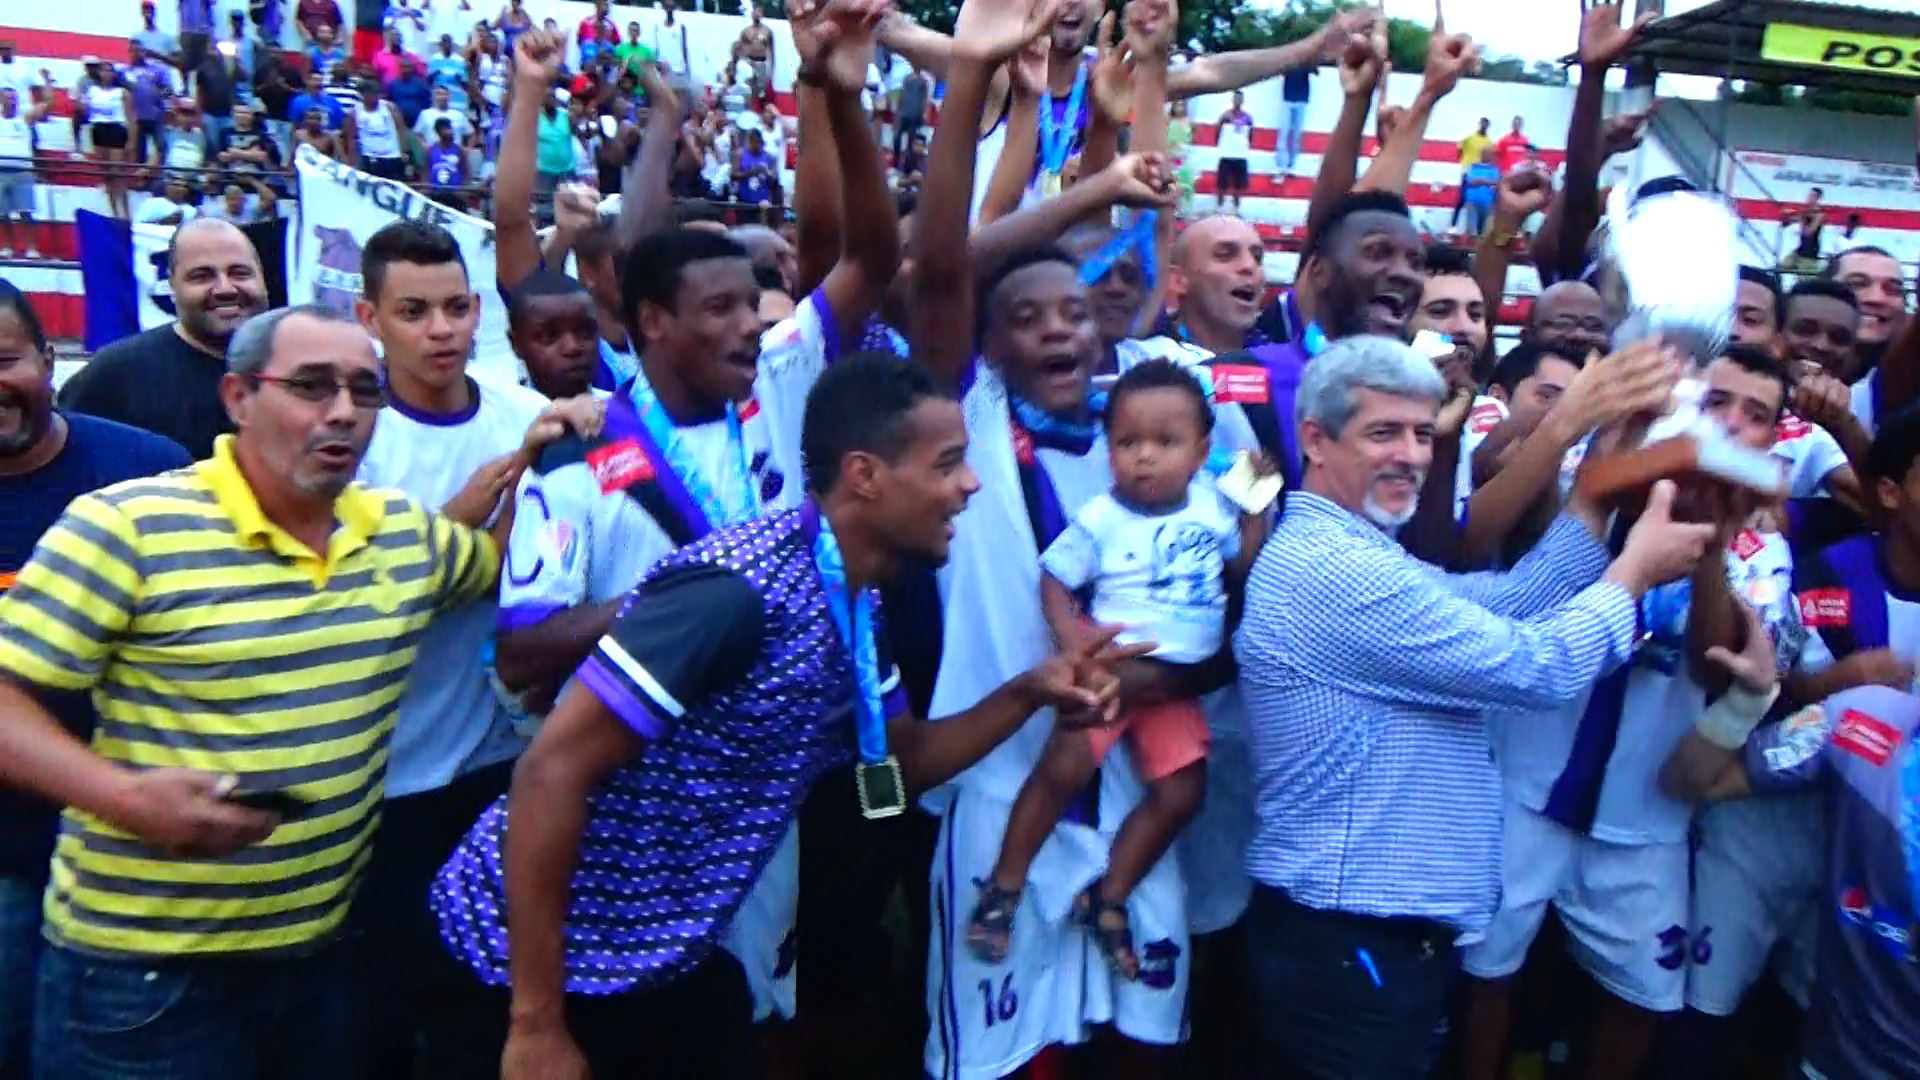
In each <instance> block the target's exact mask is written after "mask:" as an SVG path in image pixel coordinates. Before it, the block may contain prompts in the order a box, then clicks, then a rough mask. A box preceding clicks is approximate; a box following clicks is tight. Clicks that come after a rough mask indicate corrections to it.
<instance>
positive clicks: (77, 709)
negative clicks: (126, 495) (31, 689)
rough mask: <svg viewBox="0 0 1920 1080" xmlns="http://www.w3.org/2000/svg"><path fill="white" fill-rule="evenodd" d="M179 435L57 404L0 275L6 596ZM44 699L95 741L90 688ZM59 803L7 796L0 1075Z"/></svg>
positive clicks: (1, 853)
mask: <svg viewBox="0 0 1920 1080" xmlns="http://www.w3.org/2000/svg"><path fill="white" fill-rule="evenodd" d="M191 461H192V459H191V458H189V457H187V452H186V451H185V450H182V449H180V447H179V446H177V445H175V444H174V443H171V442H168V441H167V440H165V439H162V438H161V437H159V436H158V435H151V434H148V433H147V432H144V431H140V430H138V429H136V428H130V427H127V426H125V425H124V424H116V423H114V422H112V421H110V420H100V419H98V418H95V417H91V416H79V415H67V414H65V413H62V412H59V411H57V410H55V409H54V407H53V352H52V350H51V349H49V348H48V347H47V337H46V331H45V330H44V329H43V328H42V327H41V324H40V319H39V316H38V315H37V314H36V313H35V312H34V310H33V305H32V303H31V302H30V301H29V300H28V299H27V297H26V295H25V294H23V293H21V292H20V290H19V289H17V288H15V287H14V285H13V284H12V283H10V282H4V281H0V505H5V506H6V507H7V513H6V516H5V519H4V520H0V594H4V593H5V592H6V590H7V587H8V586H10V585H12V584H13V580H14V575H16V574H18V573H19V571H20V568H21V567H23V566H25V565H26V563H27V560H28V558H29V557H31V556H32V554H33V548H34V545H35V544H36V543H38V542H39V540H40V537H41V534H43V533H45V532H46V531H47V530H48V529H49V528H51V527H52V526H53V523H54V522H55V521H56V520H58V519H59V517H60V515H61V513H62V512H64V511H65V510H66V508H67V504H68V503H69V502H71V501H73V500H74V499H76V498H79V497H80V496H82V495H85V494H86V493H88V492H90V491H94V490H97V489H99V488H102V487H105V486H107V485H108V484H115V483H119V482H120V481H122V480H130V479H132V478H134V477H138V476H152V475H153V474H155V473H161V472H165V471H167V470H168V469H176V468H180V467H183V466H185V465H188V464H190V463H191ZM37 696H38V697H39V699H40V702H41V704H43V705H44V706H46V708H47V711H48V712H50V713H52V714H53V715H54V717H55V718H57V719H58V720H59V721H60V723H61V724H62V725H63V726H64V727H65V728H66V730H68V731H71V732H73V733H74V735H76V736H77V737H79V738H82V739H85V738H89V737H91V735H92V733H93V728H94V721H95V716H94V711H93V704H92V703H91V702H90V701H88V700H87V697H86V695H85V694H76V693H64V692H59V691H48V692H43V693H41V694H39V695H37ZM58 810H59V808H58V807H55V806H50V805H48V804H47V803H45V802H43V801H41V800H39V799H35V798H31V797H28V796H23V795H20V794H18V793H15V792H12V791H6V792H3V793H0V1076H26V1075H28V1074H27V1068H26V1066H27V1058H28V1055H27V1046H28V1043H29V1041H30V1039H31V1036H32V1028H33V986H34V972H35V970H36V969H37V967H38V958H39V956H40V951H41V948H42V945H41V942H42V937H41V933H40V909H41V907H42V905H43V902H44V899H43V898H44V894H45V893H46V888H47V859H48V856H50V855H51V854H52V853H53V837H54V832H55V829H56V827H57V825H58V821H59V813H58Z"/></svg>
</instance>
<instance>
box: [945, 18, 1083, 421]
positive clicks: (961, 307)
mask: <svg viewBox="0 0 1920 1080" xmlns="http://www.w3.org/2000/svg"><path fill="white" fill-rule="evenodd" d="M1058 7H1059V2H1058V0H1041V2H1040V3H1038V4H1036V3H1034V2H1033V0H969V3H968V4H967V5H966V7H964V8H962V9H961V11H960V28H961V30H962V31H964V32H963V33H961V34H960V35H959V37H957V38H956V39H955V40H954V42H953V52H952V66H951V68H950V69H949V72H948V76H947V99H946V103H945V104H944V105H943V106H942V107H941V109H940V121H939V123H938V124H936V125H935V126H934V131H933V143H932V146H931V147H930V148H929V150H928V152H927V180H926V183H925V184H924V185H923V186H922V187H921V189H920V209H919V212H918V213H916V214H915V215H914V229H915V236H914V252H915V257H914V260H913V283H912V284H913V318H912V327H911V330H910V332H909V340H910V341H911V342H912V343H913V353H914V356H915V358H917V359H918V360H919V361H920V363H921V364H922V365H923V366H924V367H926V368H927V370H929V371H930V372H932V373H933V375H934V377H935V378H938V379H940V380H942V381H943V382H944V383H946V384H947V385H948V386H958V385H959V383H960V380H961V378H962V376H963V375H964V374H965V372H966V369H967V365H968V364H969V363H970V362H971V361H972V359H973V337H974V326H973V307H974V295H973V262H972V260H971V259H970V258H968V256H967V220H968V217H969V216H970V210H971V208H972V204H973V173H974V168H975V167H976V165H977V164H978V160H979V142H980V140H979V135H978V132H979V128H980V117H981V114H982V112H983V111H984V109H985V107H986V95H987V85H988V82H989V81H990V80H991V79H992V78H993V74H994V72H995V70H996V69H997V68H998V67H999V66H1000V65H1001V64H1003V63H1005V62H1006V61H1007V60H1008V59H1010V58H1011V57H1012V56H1013V55H1014V54H1015V53H1017V52H1019V51H1020V49H1021V48H1022V47H1024V46H1025V45H1026V43H1027V42H1029V41H1032V40H1033V39H1034V38H1036V37H1039V36H1040V35H1041V34H1043V33H1045V32H1046V31H1047V28H1048V27H1049V26H1050V25H1051V23H1052V19H1053V14H1054V12H1055V11H1056V10H1057V8H1058Z"/></svg>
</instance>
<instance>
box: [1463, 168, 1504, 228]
mask: <svg viewBox="0 0 1920 1080" xmlns="http://www.w3.org/2000/svg"><path fill="white" fill-rule="evenodd" d="M1493 154H1494V150H1493V147H1491V146H1489V147H1486V148H1484V149H1482V150H1481V151H1480V160H1479V161H1478V162H1475V163H1474V164H1472V165H1469V166H1467V172H1466V175H1465V176H1463V177H1462V178H1461V180H1460V182H1461V183H1462V184H1463V185H1465V190H1464V191H1463V192H1462V201H1463V202H1464V203H1465V204H1466V208H1467V228H1468V230H1470V231H1471V233H1472V234H1473V235H1474V236H1479V235H1480V234H1481V233H1483V232H1486V231H1487V219H1488V218H1490V217H1492V216H1493V200H1494V197H1495V196H1496V195H1498V194H1499V192H1500V166H1498V165H1496V164H1494V161H1493Z"/></svg>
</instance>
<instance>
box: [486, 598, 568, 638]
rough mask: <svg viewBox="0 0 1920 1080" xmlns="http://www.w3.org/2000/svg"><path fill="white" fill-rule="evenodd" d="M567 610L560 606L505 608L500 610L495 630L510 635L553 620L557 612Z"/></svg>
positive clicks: (495, 622) (530, 605)
mask: <svg viewBox="0 0 1920 1080" xmlns="http://www.w3.org/2000/svg"><path fill="white" fill-rule="evenodd" d="M565 610H567V609H566V608H565V607H563V606H561V605H559V604H528V605H525V606H522V607H503V608H501V609H500V614H499V616H498V618H496V619H495V620H494V624H493V625H494V629H495V630H498V631H500V632H501V633H507V634H510V633H513V632H514V631H515V630H525V629H526V628H527V627H529V626H537V625H539V624H540V623H543V622H546V621H547V620H548V619H550V618H552V617H553V615H554V613H555V612H557V611H565Z"/></svg>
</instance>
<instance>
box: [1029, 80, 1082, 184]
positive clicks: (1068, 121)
mask: <svg viewBox="0 0 1920 1080" xmlns="http://www.w3.org/2000/svg"><path fill="white" fill-rule="evenodd" d="M1086 96H1087V65H1086V64H1085V63H1082V64H1081V65H1080V70H1079V71H1077V72H1075V73H1074V76H1073V90H1072V91H1071V92H1069V93H1068V94H1067V111H1066V115H1065V116H1064V117H1061V118H1056V117H1055V116H1054V110H1053V101H1054V99H1052V98H1049V99H1048V100H1047V107H1046V108H1044V109H1041V110H1040V167H1041V169H1043V170H1045V171H1047V172H1051V173H1055V174H1058V173H1059V172H1060V171H1061V170H1062V169H1065V168H1066V167H1067V158H1068V157H1069V156H1071V155H1072V153H1073V140H1074V138H1075V137H1076V136H1078V135H1079V134H1080V106H1081V102H1082V101H1084V100H1085V99H1086Z"/></svg>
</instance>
